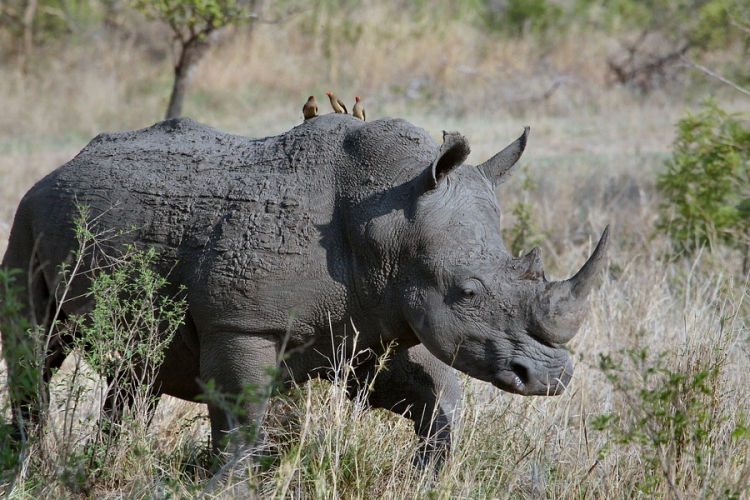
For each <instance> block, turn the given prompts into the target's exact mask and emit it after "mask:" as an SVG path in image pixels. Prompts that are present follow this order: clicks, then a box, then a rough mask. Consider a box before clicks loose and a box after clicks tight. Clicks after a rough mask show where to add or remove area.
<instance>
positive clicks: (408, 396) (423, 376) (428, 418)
mask: <svg viewBox="0 0 750 500" xmlns="http://www.w3.org/2000/svg"><path fill="white" fill-rule="evenodd" d="M351 392H352V391H350V394H351ZM460 401H461V386H460V385H459V383H458V380H457V378H456V375H455V372H454V371H453V369H452V368H450V367H449V366H447V365H446V364H444V363H442V362H440V361H439V360H438V359H437V358H435V357H434V356H433V355H432V354H430V353H429V352H428V351H427V349H426V348H425V347H424V346H422V345H417V346H414V347H412V348H410V349H407V350H405V351H402V352H399V353H398V354H396V355H395V356H394V357H393V359H391V360H389V361H388V363H387V365H386V369H385V370H381V371H380V372H379V373H378V374H377V375H376V376H375V383H374V388H373V391H372V392H371V393H370V395H369V403H370V405H371V406H372V407H374V408H385V409H386V410H390V411H393V412H395V413H398V414H401V415H403V416H405V417H407V418H409V419H410V420H413V421H414V431H415V432H416V434H417V436H418V437H419V439H420V447H419V450H418V451H417V454H416V455H415V457H414V464H415V465H416V466H417V467H419V468H422V469H425V468H427V467H428V466H429V465H432V466H433V467H434V468H435V470H438V469H439V468H440V467H441V466H442V463H443V462H444V461H445V459H446V458H447V454H448V452H449V451H450V447H451V429H452V427H453V425H454V423H455V419H456V418H457V414H458V411H459V406H460Z"/></svg>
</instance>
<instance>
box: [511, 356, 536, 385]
mask: <svg viewBox="0 0 750 500" xmlns="http://www.w3.org/2000/svg"><path fill="white" fill-rule="evenodd" d="M510 369H511V370H513V373H515V374H516V376H517V377H518V378H519V379H521V382H522V383H523V385H528V383H529V381H530V380H531V370H530V369H529V367H528V366H526V365H525V364H523V363H519V362H518V361H513V362H512V363H511V365H510Z"/></svg>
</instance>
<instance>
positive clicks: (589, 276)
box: [532, 226, 609, 344]
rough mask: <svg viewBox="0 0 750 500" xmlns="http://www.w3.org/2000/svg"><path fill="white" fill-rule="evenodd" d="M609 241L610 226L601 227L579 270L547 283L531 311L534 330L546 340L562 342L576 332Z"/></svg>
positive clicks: (556, 342)
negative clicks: (565, 278)
mask: <svg viewBox="0 0 750 500" xmlns="http://www.w3.org/2000/svg"><path fill="white" fill-rule="evenodd" d="M608 244H609V226H607V227H606V228H605V229H604V232H603V233H602V237H601V238H600V239H599V244H597V245H596V248H595V249H594V253H592V254H591V257H589V260H588V261H586V263H585V264H584V265H583V267H582V268H581V270H580V271H578V272H577V273H576V275H575V276H573V277H572V278H570V279H568V280H565V281H554V282H550V283H547V287H546V289H545V290H544V291H543V292H542V293H541V294H540V296H539V297H537V302H536V304H535V310H534V311H533V312H532V318H533V323H535V326H536V328H535V330H536V332H537V334H538V335H539V336H540V337H541V338H542V339H543V340H544V341H546V342H550V343H553V344H564V343H566V342H568V341H569V340H570V339H572V338H573V336H574V335H575V334H576V333H577V332H578V329H579V328H580V327H581V323H582V322H583V319H584V318H585V317H586V312H587V310H588V308H587V307H586V306H587V303H588V300H587V299H588V295H589V292H590V291H591V288H592V287H593V286H594V281H595V280H596V275H597V274H599V272H600V271H601V269H602V268H603V267H604V261H605V257H606V255H607V246H608Z"/></svg>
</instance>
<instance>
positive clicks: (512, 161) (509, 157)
mask: <svg viewBox="0 0 750 500" xmlns="http://www.w3.org/2000/svg"><path fill="white" fill-rule="evenodd" d="M528 137H529V127H524V128H523V134H522V135H521V137H519V138H518V139H516V140H515V142H513V144H511V145H509V146H507V147H506V148H505V149H503V150H502V151H500V152H499V153H498V154H496V155H495V156H493V157H492V158H490V159H489V160H487V161H486V162H484V163H482V164H481V165H479V167H478V168H480V169H482V172H484V175H485V176H486V177H487V178H488V179H489V180H491V181H492V185H493V186H497V185H498V184H502V183H503V182H505V181H507V180H508V177H510V174H511V173H512V172H513V167H514V166H515V165H516V163H518V159H519V158H521V155H522V154H523V150H524V149H526V139H528Z"/></svg>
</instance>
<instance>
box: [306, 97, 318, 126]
mask: <svg viewBox="0 0 750 500" xmlns="http://www.w3.org/2000/svg"><path fill="white" fill-rule="evenodd" d="M302 115H303V116H304V117H305V120H309V119H310V118H314V117H316V116H318V104H317V103H316V102H315V96H314V95H311V96H310V97H308V98H307V102H306V103H305V105H304V106H302Z"/></svg>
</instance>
